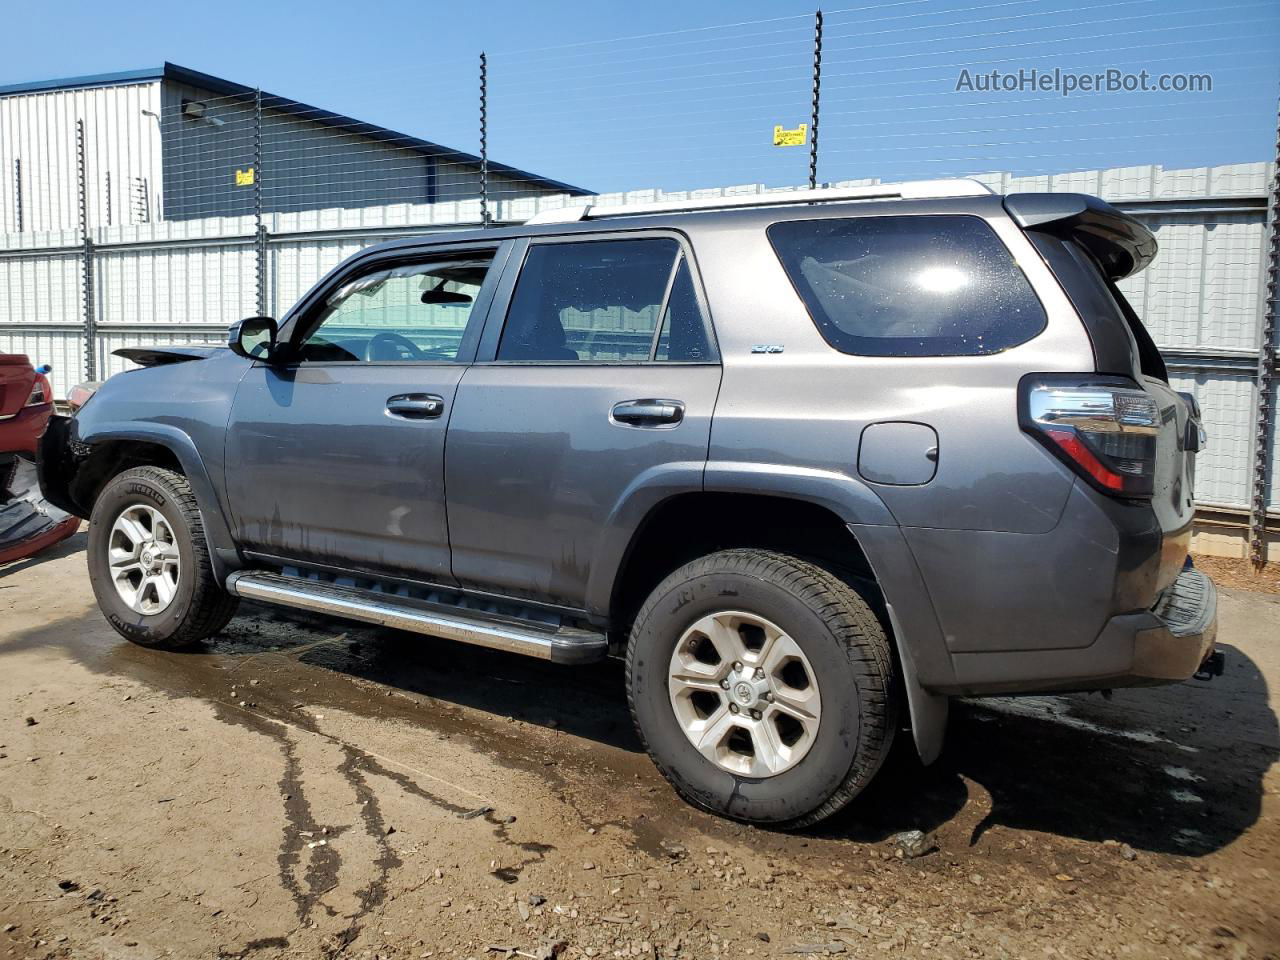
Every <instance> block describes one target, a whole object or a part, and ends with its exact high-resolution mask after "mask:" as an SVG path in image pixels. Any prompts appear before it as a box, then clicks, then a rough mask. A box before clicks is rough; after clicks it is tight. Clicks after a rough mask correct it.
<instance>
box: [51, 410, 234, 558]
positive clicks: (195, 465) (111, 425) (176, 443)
mask: <svg viewBox="0 0 1280 960" xmlns="http://www.w3.org/2000/svg"><path fill="white" fill-rule="evenodd" d="M71 422H72V424H73V425H75V426H74V427H73V431H72V433H73V435H72V437H71V439H72V440H73V441H78V442H79V443H82V444H87V445H88V446H89V447H90V448H92V447H93V446H94V445H96V444H99V443H105V442H108V441H133V442H139V443H153V444H156V445H157V446H161V447H164V448H165V449H166V450H168V451H169V452H170V453H172V454H173V455H174V456H175V457H176V458H177V460H178V463H179V464H181V465H182V472H183V474H184V475H185V476H186V478H187V482H188V483H189V484H191V492H192V493H194V494H195V497H196V503H197V505H198V506H199V510H200V520H201V522H202V523H203V524H204V535H205V540H206V541H207V542H208V545H209V555H210V558H211V560H212V563H213V570H214V575H215V576H216V577H217V578H218V582H219V583H221V582H222V581H224V580H225V579H226V578H227V576H228V575H229V574H230V573H231V571H232V570H234V569H237V568H238V567H239V566H240V560H239V552H238V551H237V550H236V546H235V541H234V540H233V539H232V536H231V527H230V525H229V524H228V522H227V515H226V512H225V511H224V509H223V506H222V502H221V500H220V498H219V496H218V491H217V487H216V486H215V485H214V484H213V482H212V480H211V478H210V476H209V470H208V468H207V467H206V466H205V463H204V459H203V458H202V457H201V456H200V451H199V450H198V449H197V447H196V444H195V441H193V440H192V439H191V437H190V435H189V434H187V433H186V432H185V431H183V430H182V429H181V428H179V427H176V426H173V425H172V424H167V423H156V422H153V421H126V422H99V423H82V422H80V421H79V420H73V421H71Z"/></svg>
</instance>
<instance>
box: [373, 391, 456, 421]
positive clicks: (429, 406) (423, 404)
mask: <svg viewBox="0 0 1280 960" xmlns="http://www.w3.org/2000/svg"><path fill="white" fill-rule="evenodd" d="M442 413H444V397H437V396H436V395H435V394H434V393H398V394H396V395H395V396H394V397H388V398H387V414H388V416H392V417H401V418H403V419H405V420H436V419H438V418H439V417H440V414H442Z"/></svg>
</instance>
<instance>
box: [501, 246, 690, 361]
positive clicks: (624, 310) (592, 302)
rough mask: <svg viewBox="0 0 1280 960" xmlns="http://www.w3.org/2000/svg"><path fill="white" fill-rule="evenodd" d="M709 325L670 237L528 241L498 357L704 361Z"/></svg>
mask: <svg viewBox="0 0 1280 960" xmlns="http://www.w3.org/2000/svg"><path fill="white" fill-rule="evenodd" d="M709 355H710V350H709V347H708V345H707V337H706V328H705V324H704V322H703V319H702V312H701V310H700V309H699V307H698V301H697V296H696V294H695V293H694V289H693V280H692V277H691V275H690V272H689V266H688V264H687V263H685V259H684V255H683V253H682V252H681V250H680V245H679V244H678V243H677V242H676V241H675V240H673V239H670V238H668V237H651V238H644V239H635V240H590V241H584V242H581V243H543V244H535V245H533V246H530V248H529V253H528V255H527V256H526V257H525V262H524V266H523V268H522V269H521V271H520V278H519V280H517V281H516V288H515V292H514V293H513V294H512V297H511V306H510V308H509V309H508V311H507V322H506V326H505V327H504V328H503V334H502V340H501V342H500V344H499V346H498V360H502V361H522V362H538V363H548V362H550V363H564V362H570V363H572V362H580V363H634V362H638V361H649V360H659V361H679V362H695V363H696V362H700V361H705V360H706V359H708V358H709Z"/></svg>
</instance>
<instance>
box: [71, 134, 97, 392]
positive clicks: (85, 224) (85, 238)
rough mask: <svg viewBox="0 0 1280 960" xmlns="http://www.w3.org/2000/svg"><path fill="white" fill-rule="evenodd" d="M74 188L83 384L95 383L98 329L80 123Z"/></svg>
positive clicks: (86, 182)
mask: <svg viewBox="0 0 1280 960" xmlns="http://www.w3.org/2000/svg"><path fill="white" fill-rule="evenodd" d="M76 188H77V199H78V201H79V214H80V238H81V243H82V250H81V254H80V256H81V267H80V274H81V277H82V279H83V281H84V286H83V289H82V293H81V302H82V305H83V307H84V376H85V379H86V380H97V379H98V329H97V326H98V325H97V310H96V309H95V307H94V302H93V297H94V289H93V288H94V284H93V239H92V238H91V237H90V236H89V195H88V172H87V170H86V169H85V146H84V121H83V120H77V121H76Z"/></svg>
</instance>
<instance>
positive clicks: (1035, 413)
mask: <svg viewBox="0 0 1280 960" xmlns="http://www.w3.org/2000/svg"><path fill="white" fill-rule="evenodd" d="M1155 255H1156V243H1155V240H1154V238H1153V237H1152V235H1151V233H1150V232H1149V231H1148V230H1147V229H1146V228H1145V227H1144V226H1143V225H1142V224H1141V223H1139V222H1138V221H1136V220H1134V219H1132V218H1130V217H1129V216H1126V215H1125V214H1123V213H1121V212H1119V211H1118V210H1116V209H1114V208H1113V207H1111V206H1109V205H1107V204H1106V203H1103V202H1102V201H1100V200H1097V199H1094V198H1092V197H1086V196H1081V195H1076V194H1014V195H1010V196H1004V197H1001V196H997V195H994V194H992V193H991V192H990V191H988V190H987V189H986V188H985V187H983V186H982V185H981V184H978V183H976V182H974V181H964V180H960V181H933V182H920V183H905V184H897V185H883V186H876V187H867V188H858V189H854V190H824V191H810V192H795V193H782V194H769V195H764V196H758V197H750V198H736V199H718V200H709V201H693V202H688V203H666V204H657V205H649V206H641V207H632V206H627V207H616V208H607V207H601V206H580V207H566V208H564V209H563V210H554V211H549V212H546V213H543V214H540V215H539V216H537V217H535V218H534V219H533V220H531V221H530V222H529V223H527V224H525V225H523V226H517V227H505V228H499V229H490V230H482V231H471V232H457V233H442V234H433V235H428V236H421V237H415V238H412V239H407V240H398V241H394V242H391V243H384V244H381V245H379V246H375V247H371V248H369V249H366V250H364V251H362V252H360V253H358V254H356V255H355V256H353V257H351V258H350V259H348V260H347V261H346V262H344V263H343V264H341V265H340V266H338V267H337V268H336V269H335V270H333V271H332V272H331V273H330V274H329V275H328V276H326V277H325V278H324V279H323V280H321V281H320V282H319V283H318V284H317V285H316V286H315V288H314V289H313V290H312V291H311V292H310V293H308V294H307V295H306V296H305V297H303V299H302V300H301V301H300V302H299V303H298V304H297V305H296V306H294V307H293V309H291V310H290V311H289V312H288V313H287V314H286V315H285V316H284V317H283V319H282V320H281V321H280V323H279V324H278V325H277V323H276V322H275V321H273V320H271V319H269V318H263V317H255V318H251V319H248V320H244V321H241V322H240V323H238V324H236V325H235V326H234V327H232V329H231V334H230V342H229V349H227V348H223V347H182V346H179V347H154V348H148V349H134V350H128V351H124V353H125V355H126V356H128V357H130V358H131V359H133V360H136V361H137V362H139V363H141V364H142V365H143V366H144V368H145V369H142V370H138V371H133V372H129V373H126V374H121V375H118V376H115V377H112V378H111V379H110V380H108V381H107V382H106V383H104V384H103V385H102V386H101V387H100V388H99V389H98V390H97V392H96V394H95V395H94V396H92V397H91V399H90V400H89V401H88V402H87V403H86V404H85V405H84V406H82V407H81V408H80V409H79V411H78V413H77V414H76V415H75V416H74V418H57V419H55V420H54V422H53V424H52V425H51V427H50V429H49V430H48V431H47V433H46V435H45V437H44V440H43V445H42V458H41V462H42V481H43V484H44V489H45V491H46V495H47V497H48V498H49V499H50V500H52V501H53V502H54V503H56V504H58V505H60V506H62V507H63V508H65V509H67V510H69V511H72V512H74V513H76V514H78V515H80V516H82V517H87V518H89V519H90V520H91V526H90V530H89V541H88V565H89V575H90V577H91V580H92V583H93V588H94V591H95V592H96V595H97V598H98V602H99V604H100V606H101V608H102V611H103V613H104V614H105V616H106V618H107V619H108V620H109V621H110V623H111V624H112V626H113V627H115V629H116V630H117V631H119V632H120V633H121V634H122V635H123V636H125V637H127V638H128V639H129V640H132V641H134V642H135V643H139V644H142V645H144V646H151V647H160V648H169V647H177V646H181V645H187V644H192V643H195V642H197V641H200V640H202V639H204V638H206V637H209V636H210V635H212V634H215V633H217V632H218V631H219V630H220V629H221V628H222V627H223V626H224V625H225V624H226V623H227V621H228V619H229V618H230V617H231V616H232V614H233V612H234V611H235V609H236V603H237V598H241V597H246V598H251V599H253V600H255V601H260V602H266V603H273V604H280V605H283V606H286V607H294V608H299V609H303V610H308V611H313V612H317V611H318V612H321V613H326V614H331V615H334V616H338V617H345V618H349V619H354V620H359V621H365V622H370V623H375V624H382V625H386V626H390V627H394V628H397V629H401V630H408V631H416V632H418V633H423V634H430V635H432V636H435V637H444V638H448V639H452V640H457V641H462V642H466V643H474V644H481V645H484V646H489V647H497V648H500V649H503V650H509V651H515V652H519V653H524V654H529V655H532V656H535V657H542V658H544V659H549V660H553V661H557V662H561V663H566V664H577V663H583V662H586V661H591V660H595V659H597V658H602V657H605V656H608V655H611V654H612V655H617V656H622V657H625V660H626V688H627V689H626V692H627V697H628V700H629V703H630V706H631V711H632V714H633V716H634V719H635V722H636V725H637V727H638V729H639V732H640V736H641V738H642V739H643V741H644V744H645V746H646V748H647V749H648V751H649V753H650V755H651V756H652V758H653V760H654V762H655V763H656V764H657V765H658V767H659V768H660V769H661V770H662V772H663V773H664V774H665V775H666V777H667V778H668V779H669V780H670V781H671V783H672V784H673V785H674V786H675V788H676V789H677V790H678V791H679V792H680V793H681V795H682V796H684V797H685V798H686V799H688V800H689V801H691V802H692V803H694V804H696V805H698V806H700V807H703V808H705V809H707V810H711V811H714V812H716V813H720V814H724V815H727V816H729V817H733V818H737V819H740V820H744V821H751V822H757V823H769V824H774V825H779V826H786V827H797V826H803V825H805V824H809V823H813V822H815V821H817V820H820V819H821V818H823V817H826V816H828V815H829V814H831V813H833V812H835V811H836V810H839V809H840V808H841V807H843V806H844V805H845V804H847V803H848V802H849V801H850V800H851V799H852V798H853V797H854V796H856V795H857V794H858V792H859V791H861V790H862V789H863V788H864V787H865V786H866V784H867V783H868V782H869V781H870V780H871V778H872V777H873V776H874V775H875V774H876V772H877V770H878V769H879V768H880V766H881V763H882V762H883V760H884V758H885V755H886V753H887V751H888V749H889V745H890V742H891V740H892V739H893V736H894V734H895V732H896V730H897V729H898V727H899V725H900V720H901V721H906V720H907V719H908V718H909V721H910V726H911V729H912V733H913V736H914V739H915V743H916V746H917V748H918V750H919V752H920V754H921V756H922V758H923V759H924V760H925V761H926V762H928V761H930V760H932V759H933V758H934V757H935V756H936V755H937V753H938V751H939V750H940V748H941V743H942V733H943V728H944V725H945V721H946V711H947V702H948V697H951V696H953V695H960V694H964V695H982V694H1008V693H1026V692H1033V691H1035V692H1039V691H1067V690H1095V689H1107V688H1111V687H1120V686H1134V685H1140V684H1151V683H1166V682H1173V681H1179V680H1184V679H1186V678H1188V677H1190V676H1191V675H1192V674H1193V673H1195V672H1196V671H1197V670H1198V669H1200V668H1201V666H1202V665H1203V664H1205V663H1206V662H1207V660H1208V658H1209V657H1210V655H1211V653H1212V648H1213V642H1214V635H1215V591H1214V587H1213V584H1212V583H1211V582H1210V580H1209V579H1208V578H1207V577H1206V576H1204V574H1202V573H1200V572H1199V571H1197V570H1196V569H1194V568H1193V567H1192V566H1191V565H1190V563H1189V562H1188V561H1187V548H1188V542H1189V537H1190V531H1191V521H1192V510H1193V507H1192V477H1193V461H1194V455H1195V453H1196V451H1197V450H1198V449H1199V448H1200V446H1201V444H1202V442H1203V433H1202V431H1201V426H1200V421H1199V413H1198V410H1197V408H1196V406H1195V403H1194V401H1193V400H1191V399H1190V397H1189V396H1186V395H1181V396H1180V395H1179V394H1178V393H1176V392H1175V391H1174V390H1172V389H1171V388H1170V386H1169V381H1168V375H1167V373H1166V370H1165V366H1164V362H1163V361H1162V359H1161V357H1160V353H1159V351H1158V350H1157V349H1156V347H1155V345H1154V343H1153V342H1152V340H1151V337H1150V336H1149V335H1148V333H1147V331H1146V330H1145V329H1144V328H1143V325H1142V323H1141V321H1140V320H1139V318H1138V317H1137V316H1136V314H1135V313H1134V311H1133V309H1132V307H1131V306H1130V305H1129V304H1128V303H1127V302H1126V300H1125V298H1124V296H1123V295H1122V294H1121V293H1120V291H1119V290H1118V289H1117V287H1116V283H1117V281H1119V280H1121V279H1122V278H1124V277H1126V276H1128V275H1130V274H1132V273H1134V272H1135V271H1138V270H1141V269H1143V267H1145V266H1146V265H1147V264H1148V263H1150V261H1151V260H1152V258H1153V257H1154V256H1155Z"/></svg>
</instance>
